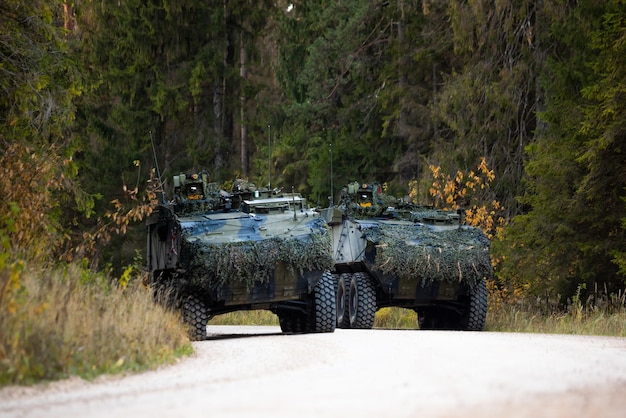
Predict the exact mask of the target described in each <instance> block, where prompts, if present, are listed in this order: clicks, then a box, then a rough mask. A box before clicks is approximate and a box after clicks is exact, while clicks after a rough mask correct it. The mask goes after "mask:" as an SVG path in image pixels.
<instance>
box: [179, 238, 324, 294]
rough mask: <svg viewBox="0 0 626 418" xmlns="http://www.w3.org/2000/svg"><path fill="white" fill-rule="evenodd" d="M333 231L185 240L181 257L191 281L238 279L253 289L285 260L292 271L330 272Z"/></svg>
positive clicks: (206, 284) (208, 283)
mask: <svg viewBox="0 0 626 418" xmlns="http://www.w3.org/2000/svg"><path fill="white" fill-rule="evenodd" d="M330 239H331V237H330V234H329V233H328V232H327V231H325V233H313V234H311V235H307V236H303V237H299V238H292V239H288V240H286V239H280V238H272V239H267V240H262V241H247V242H239V243H228V244H209V245H207V244H197V243H190V242H187V241H183V244H182V246H183V248H181V252H182V253H183V254H188V255H191V256H190V257H188V260H181V261H182V262H183V265H185V267H186V270H187V272H188V278H189V280H190V283H191V284H192V285H194V286H199V287H201V288H205V289H216V288H217V287H219V286H221V285H223V284H226V283H232V282H233V281H239V282H243V283H245V284H246V286H247V288H248V289H251V288H252V287H253V285H254V282H255V281H260V282H267V281H268V280H269V278H270V276H271V274H272V273H273V271H274V269H275V267H276V264H277V263H279V262H282V263H283V264H284V265H285V267H286V268H287V270H288V272H289V273H293V274H296V273H299V274H302V273H303V272H304V271H315V270H318V271H327V270H330V269H331V268H332V266H333V260H332V257H331V252H332V247H331V240H330Z"/></svg>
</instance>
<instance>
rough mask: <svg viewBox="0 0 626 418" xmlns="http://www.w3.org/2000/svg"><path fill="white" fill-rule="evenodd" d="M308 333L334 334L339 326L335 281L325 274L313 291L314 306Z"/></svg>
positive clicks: (328, 274) (331, 276)
mask: <svg viewBox="0 0 626 418" xmlns="http://www.w3.org/2000/svg"><path fill="white" fill-rule="evenodd" d="M308 322H309V326H308V327H307V331H308V332H334V331H335V327H336V326H337V300H336V292H335V279H334V278H333V275H332V274H330V272H325V273H323V274H322V277H321V278H320V279H319V280H318V281H317V284H316V285H315V288H314V289H313V306H312V307H311V311H310V312H309V321H308Z"/></svg>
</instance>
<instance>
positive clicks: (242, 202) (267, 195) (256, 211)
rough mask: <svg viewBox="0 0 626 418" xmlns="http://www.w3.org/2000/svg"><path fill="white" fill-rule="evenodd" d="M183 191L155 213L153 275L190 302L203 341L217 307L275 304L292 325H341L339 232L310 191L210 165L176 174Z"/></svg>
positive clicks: (192, 323) (169, 294) (182, 302)
mask: <svg viewBox="0 0 626 418" xmlns="http://www.w3.org/2000/svg"><path fill="white" fill-rule="evenodd" d="M173 180H174V198H173V199H172V200H171V201H170V202H167V203H162V204H160V205H159V206H158V208H157V209H156V210H155V212H154V213H153V214H152V215H151V217H150V218H149V219H148V220H147V228H148V242H147V261H148V271H149V272H150V283H151V285H152V287H153V289H154V291H155V296H156V297H157V298H158V300H160V301H162V302H165V303H166V304H167V305H168V306H173V307H175V308H178V309H180V310H182V317H183V320H184V321H185V322H186V323H187V324H188V328H189V336H190V338H191V339H193V340H202V339H205V338H206V335H207V334H206V325H207V321H208V320H209V319H210V318H212V317H213V316H215V315H219V314H223V313H227V312H232V311H239V310H252V309H265V310H269V311H271V312H274V313H275V314H276V315H277V316H278V319H279V323H280V326H281V329H282V331H283V332H288V333H299V332H333V331H334V330H335V326H336V306H335V303H336V301H335V283H334V279H333V277H332V275H331V273H330V269H331V268H332V257H331V237H330V230H329V228H328V226H327V225H326V223H325V222H324V220H323V219H321V217H320V215H319V213H317V212H315V211H313V210H311V209H310V208H309V207H308V205H307V202H306V199H304V198H303V197H302V196H301V195H300V194H297V193H282V192H281V191H280V190H277V189H273V190H269V189H268V188H264V189H259V188H257V187H255V186H254V185H253V184H251V183H248V182H246V181H243V180H237V181H235V182H234V184H233V187H232V190H231V191H230V192H226V191H224V190H221V189H220V188H219V187H218V186H217V184H215V183H211V182H210V177H209V175H208V173H206V172H201V173H195V174H193V175H186V174H180V175H177V176H174V178H173Z"/></svg>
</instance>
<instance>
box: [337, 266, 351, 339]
mask: <svg viewBox="0 0 626 418" xmlns="http://www.w3.org/2000/svg"><path fill="white" fill-rule="evenodd" d="M349 304H350V274H347V273H344V274H342V275H340V276H339V280H338V281H337V327H338V328H350V312H349V310H348V305H349Z"/></svg>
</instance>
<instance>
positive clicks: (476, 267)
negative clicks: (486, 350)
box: [324, 182, 492, 330]
mask: <svg viewBox="0 0 626 418" xmlns="http://www.w3.org/2000/svg"><path fill="white" fill-rule="evenodd" d="M463 216H464V213H463V211H459V212H458V213H454V212H448V211H442V210H435V209H434V208H431V207H425V206H420V205H416V204H413V203H412V202H410V201H406V200H404V199H396V198H394V197H393V196H389V195H386V194H385V193H383V190H382V186H381V185H379V184H377V183H374V184H359V183H357V182H353V183H350V184H348V186H347V187H346V188H344V189H343V191H342V194H341V199H340V204H339V205H338V206H336V207H332V208H329V209H326V210H324V217H325V219H326V220H327V222H328V223H329V225H330V226H331V228H332V235H333V260H334V262H335V267H334V273H335V278H336V281H337V323H338V324H337V325H338V326H339V327H342V328H371V327H372V326H373V323H374V314H375V312H376V310H377V309H380V308H381V307H385V306H398V307H404V308H409V309H413V310H415V311H416V312H417V314H418V318H419V326H420V328H421V329H459V330H482V329H483V327H484V325H485V318H486V314H487V292H486V282H485V279H486V278H488V277H491V276H492V266H491V259H490V254H489V248H490V243H489V240H488V239H487V237H486V235H485V234H484V233H483V232H482V231H481V230H480V229H478V228H473V227H470V226H467V225H464V224H463Z"/></svg>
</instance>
